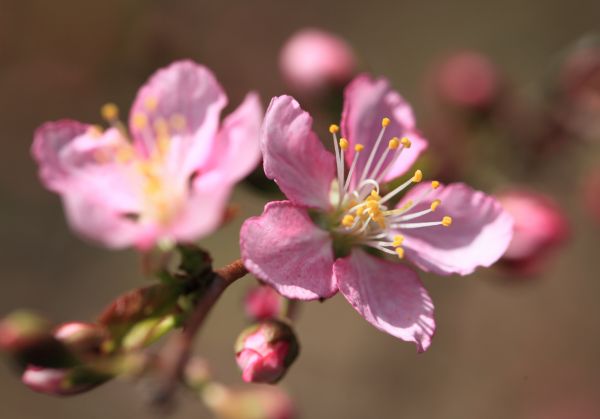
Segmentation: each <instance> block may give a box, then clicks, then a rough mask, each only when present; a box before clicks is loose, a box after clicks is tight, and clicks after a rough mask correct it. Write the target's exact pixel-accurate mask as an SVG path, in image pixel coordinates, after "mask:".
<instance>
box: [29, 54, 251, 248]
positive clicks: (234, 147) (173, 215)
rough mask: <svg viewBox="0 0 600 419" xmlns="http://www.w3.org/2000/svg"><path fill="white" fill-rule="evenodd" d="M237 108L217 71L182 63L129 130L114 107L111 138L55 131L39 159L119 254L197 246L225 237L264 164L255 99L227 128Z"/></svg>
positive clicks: (85, 222)
mask: <svg viewBox="0 0 600 419" xmlns="http://www.w3.org/2000/svg"><path fill="white" fill-rule="evenodd" d="M226 104H227V97H226V95H225V93H224V92H223V89H222V88H221V86H220V85H219V83H218V82H217V80H216V79H215V77H214V76H213V74H212V73H211V71H210V70H208V69H207V68H206V67H203V66H201V65H199V64H196V63H194V62H191V61H179V62H176V63H173V64H172V65H170V66H169V67H167V68H165V69H161V70H159V71H157V72H156V73H155V74H154V75H153V76H152V77H151V78H150V80H149V81H148V83H147V84H146V85H144V86H143V87H142V88H141V89H140V91H139V92H138V95H137V98H136V100H135V102H134V104H133V106H132V109H131V114H130V120H129V122H130V123H129V128H130V132H131V140H130V139H129V138H128V133H127V129H126V127H125V126H124V124H123V123H121V122H120V120H119V115H118V109H117V108H116V107H115V106H114V105H106V106H105V107H104V108H103V114H104V117H105V118H106V119H107V120H108V121H109V122H110V124H111V127H110V128H109V129H107V130H106V131H102V130H101V129H100V128H98V127H95V126H91V125H88V124H83V123H80V122H76V121H72V120H61V121H57V122H48V123H46V124H44V125H42V126H41V127H40V128H39V129H38V130H37V131H36V133H35V139H34V142H33V146H32V153H33V156H34V158H35V160H36V161H37V162H38V164H39V171H40V177H41V179H42V182H43V183H44V185H45V186H46V187H47V188H48V189H50V190H52V191H54V192H56V193H58V194H59V195H60V196H61V197H62V200H63V204H64V207H65V211H66V214H67V219H68V221H69V223H70V224H71V226H72V227H73V229H74V230H75V231H77V232H78V233H79V234H81V235H82V236H84V237H87V238H90V239H92V240H95V241H97V242H99V243H101V244H103V245H105V246H107V247H110V248H122V247H126V246H136V247H138V248H140V249H148V248H150V247H152V246H154V245H156V244H172V243H175V242H189V241H193V240H197V239H198V238H200V237H203V236H205V235H207V234H209V233H211V232H212V231H213V230H215V229H216V228H217V227H218V225H219V223H220V221H221V218H222V216H223V211H224V208H225V205H226V202H227V198H228V196H229V194H230V192H231V189H232V188H233V186H234V184H235V183H236V182H237V181H238V180H240V179H241V178H242V177H244V176H245V175H247V174H248V173H249V172H250V171H251V170H252V169H253V168H254V166H255V165H256V164H257V162H258V160H259V158H260V153H259V148H258V147H259V146H258V132H259V126H260V121H261V117H262V110H261V105H260V103H259V99H258V96H257V95H256V94H254V93H251V94H249V95H248V96H247V97H246V99H245V100H244V102H243V103H242V104H241V105H240V106H239V107H238V108H237V109H236V110H235V111H234V112H233V113H232V114H231V115H229V116H228V117H227V118H225V120H224V121H223V123H222V124H221V125H220V124H219V115H220V113H221V111H222V109H223V108H224V107H225V106H226Z"/></svg>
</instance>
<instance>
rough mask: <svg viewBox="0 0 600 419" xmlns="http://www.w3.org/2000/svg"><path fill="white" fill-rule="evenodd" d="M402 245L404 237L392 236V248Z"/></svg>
mask: <svg viewBox="0 0 600 419" xmlns="http://www.w3.org/2000/svg"><path fill="white" fill-rule="evenodd" d="M402 243H404V236H402V235H397V236H394V241H393V242H392V246H394V247H398V246H402Z"/></svg>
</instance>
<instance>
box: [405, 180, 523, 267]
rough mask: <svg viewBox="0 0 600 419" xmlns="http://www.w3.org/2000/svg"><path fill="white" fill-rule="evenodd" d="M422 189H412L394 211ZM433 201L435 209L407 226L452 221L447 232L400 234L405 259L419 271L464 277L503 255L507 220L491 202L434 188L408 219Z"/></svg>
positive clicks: (459, 188) (469, 192)
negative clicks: (439, 201)
mask: <svg viewBox="0 0 600 419" xmlns="http://www.w3.org/2000/svg"><path fill="white" fill-rule="evenodd" d="M427 188H430V185H428V184H422V185H419V186H417V187H415V188H413V189H412V190H411V191H410V193H408V194H407V195H406V197H405V198H404V200H403V201H401V202H400V203H399V204H398V206H399V207H400V206H402V205H403V204H404V203H405V202H406V201H407V200H408V199H415V198H416V197H417V196H419V195H420V194H421V193H423V192H424V191H425V190H427ZM435 199H440V200H441V201H442V203H441V205H440V206H439V208H438V209H437V210H436V211H435V212H433V213H430V214H427V215H425V216H423V217H420V218H418V219H415V220H412V221H410V222H427V221H439V220H441V219H442V217H443V216H445V215H449V216H451V217H452V225H450V226H449V227H443V226H441V225H440V226H434V227H424V228H416V229H407V230H401V233H402V234H403V235H404V236H405V238H406V239H405V241H404V245H405V247H406V256H407V257H408V258H409V259H411V260H412V261H413V262H414V263H415V264H416V265H417V266H419V267H420V268H422V269H423V270H425V271H431V272H435V273H438V274H441V275H447V274H451V273H458V274H460V275H467V274H470V273H472V272H473V271H474V270H475V269H476V268H477V267H478V266H486V267H487V266H490V265H492V264H493V263H494V262H496V261H497V260H498V259H499V258H500V257H501V256H502V255H503V254H504V252H505V251H506V248H507V247H508V244H509V243H510V241H511V238H512V234H513V220H512V217H511V216H510V215H509V214H508V213H507V212H506V211H504V210H503V209H502V206H501V205H500V203H499V202H498V201H497V200H496V199H494V198H493V197H491V196H489V195H486V194H484V193H483V192H479V191H476V190H473V189H471V188H470V187H469V186H467V185H465V184H462V183H453V184H450V185H448V186H445V187H444V186H440V187H439V188H438V189H436V190H434V191H433V192H432V193H431V194H430V195H429V196H428V197H427V199H425V200H423V202H422V203H421V204H419V205H417V206H416V207H415V208H414V210H411V211H409V213H412V212H417V211H420V210H423V209H427V208H428V207H429V206H430V205H431V202H432V201H433V200H435Z"/></svg>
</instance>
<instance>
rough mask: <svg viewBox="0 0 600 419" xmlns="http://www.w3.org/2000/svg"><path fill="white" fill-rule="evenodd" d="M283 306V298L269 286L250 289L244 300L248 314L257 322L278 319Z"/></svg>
mask: <svg viewBox="0 0 600 419" xmlns="http://www.w3.org/2000/svg"><path fill="white" fill-rule="evenodd" d="M283 304H284V301H283V297H281V295H279V294H278V293H277V291H275V290H274V289H273V288H271V287H269V286H267V285H260V286H258V287H254V288H252V289H250V290H249V291H248V293H247V294H246V297H245V298H244V308H245V310H246V314H247V315H248V317H251V318H253V319H256V320H265V319H271V318H273V317H277V316H278V315H279V313H281V310H282V306H283Z"/></svg>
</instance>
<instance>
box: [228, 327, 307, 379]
mask: <svg viewBox="0 0 600 419" xmlns="http://www.w3.org/2000/svg"><path fill="white" fill-rule="evenodd" d="M297 356H298V342H297V339H296V336H295V335H294V332H293V330H292V328H291V327H290V326H288V325H287V324H286V323H283V322H282V321H279V320H273V319H271V320H265V321H263V322H261V323H257V324H255V325H252V326H250V327H249V328H247V329H246V330H245V331H243V332H242V334H241V335H240V336H239V337H238V340H237V342H236V360H237V363H238V366H239V367H240V368H241V370H242V378H243V379H244V381H246V382H248V383H269V384H273V383H276V382H277V381H279V380H280V379H281V378H282V377H283V376H284V375H285V373H286V371H287V369H288V367H289V366H290V365H291V364H292V362H294V360H295V359H296V357H297Z"/></svg>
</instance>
